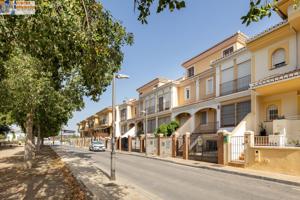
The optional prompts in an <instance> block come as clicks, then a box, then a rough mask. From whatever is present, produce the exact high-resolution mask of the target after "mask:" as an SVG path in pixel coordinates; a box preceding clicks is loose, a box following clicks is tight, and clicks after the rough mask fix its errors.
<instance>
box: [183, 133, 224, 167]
mask: <svg viewBox="0 0 300 200" xmlns="http://www.w3.org/2000/svg"><path fill="white" fill-rule="evenodd" d="M217 141H218V136H217V135H216V134H195V133H193V134H192V135H191V140H190V148H189V158H190V159H191V160H199V161H205V162H211V163H217V162H218V145H217Z"/></svg>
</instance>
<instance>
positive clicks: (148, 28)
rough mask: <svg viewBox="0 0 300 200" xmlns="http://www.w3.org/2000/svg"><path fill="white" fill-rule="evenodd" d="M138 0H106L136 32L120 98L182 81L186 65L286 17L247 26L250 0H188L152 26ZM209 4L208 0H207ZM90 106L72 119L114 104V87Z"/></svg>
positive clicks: (72, 122) (126, 52)
mask: <svg viewBox="0 0 300 200" xmlns="http://www.w3.org/2000/svg"><path fill="white" fill-rule="evenodd" d="M133 1H134V0H101V1H100V2H101V3H102V4H103V5H104V8H105V9H107V10H109V11H110V12H111V14H112V15H113V16H114V17H115V18H116V19H117V20H119V21H121V22H122V24H123V25H124V26H125V27H126V29H127V31H128V32H132V33H133V34H134V44H133V45H132V46H128V47H124V48H123V52H124V55H125V56H124V61H123V64H122V70H121V71H120V73H124V74H127V75H129V76H130V79H128V80H118V81H117V83H116V94H117V102H118V103H120V102H122V101H123V100H124V99H130V98H137V97H138V94H137V92H136V88H138V87H139V86H141V85H143V84H145V83H146V82H148V81H150V80H152V79H154V78H156V77H158V76H161V77H166V78H170V79H177V78H179V77H181V76H182V75H183V74H184V70H183V68H182V67H181V64H182V63H183V62H184V61H186V60H187V59H189V58H191V57H193V56H195V55H196V54H198V53H200V52H201V51H204V50H205V49H207V48H209V47H211V46H212V45H214V44H215V43H217V42H219V41H221V40H223V39H225V38H226V37H228V36H230V35H232V34H233V33H235V32H237V31H238V30H240V31H242V32H244V33H246V34H247V35H249V36H253V35H255V34H257V33H259V32H261V31H263V30H264V29H266V28H268V27H270V26H271V25H274V24H276V23H278V22H279V21H280V18H279V17H277V15H276V14H274V15H273V16H272V17H271V18H270V19H266V20H263V21H260V22H259V23H255V24H251V25H250V26H249V27H246V26H245V25H243V24H242V23H241V20H240V17H241V16H242V15H243V14H245V13H246V12H247V9H248V2H249V1H247V0H242V1H241V0H226V1H224V0H210V1H202V0H186V8H185V9H182V10H180V11H174V12H173V13H170V12H169V11H166V12H163V13H160V14H156V13H155V12H152V15H151V16H150V17H149V18H148V22H149V23H148V24H147V25H143V24H141V23H140V22H139V21H138V20H137V14H138V13H135V12H134V9H133ZM204 2H205V3H204ZM85 104H86V105H85V108H84V109H83V110H82V111H80V112H75V113H74V117H73V118H72V119H71V120H70V121H69V123H68V126H69V128H70V129H74V130H75V129H77V127H76V123H78V122H79V121H81V120H83V119H85V118H86V117H88V116H90V115H92V114H94V113H96V112H97V111H99V110H101V109H102V108H104V107H106V106H110V105H111V88H110V87H108V88H107V91H106V92H105V93H104V94H103V95H102V97H101V99H100V101H99V102H92V101H91V100H89V98H85Z"/></svg>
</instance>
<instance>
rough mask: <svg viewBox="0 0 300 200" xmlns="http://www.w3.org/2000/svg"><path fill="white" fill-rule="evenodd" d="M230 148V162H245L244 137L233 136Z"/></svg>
mask: <svg viewBox="0 0 300 200" xmlns="http://www.w3.org/2000/svg"><path fill="white" fill-rule="evenodd" d="M230 147H231V154H230V160H231V161H242V160H244V159H243V157H244V148H245V147H244V136H232V137H231V138H230Z"/></svg>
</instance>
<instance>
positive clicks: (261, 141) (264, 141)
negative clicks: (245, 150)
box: [254, 135, 287, 146]
mask: <svg viewBox="0 0 300 200" xmlns="http://www.w3.org/2000/svg"><path fill="white" fill-rule="evenodd" d="M286 141H287V139H286V137H285V136H284V135H268V136H254V146H286V144H287V142H286Z"/></svg>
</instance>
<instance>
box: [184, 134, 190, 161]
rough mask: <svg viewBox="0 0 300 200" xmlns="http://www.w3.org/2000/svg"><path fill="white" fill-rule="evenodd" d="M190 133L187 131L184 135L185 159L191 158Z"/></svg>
mask: <svg viewBox="0 0 300 200" xmlns="http://www.w3.org/2000/svg"><path fill="white" fill-rule="evenodd" d="M190 135H191V134H190V133H189V132H187V133H185V134H184V135H183V159H184V160H188V159H189V147H190Z"/></svg>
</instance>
